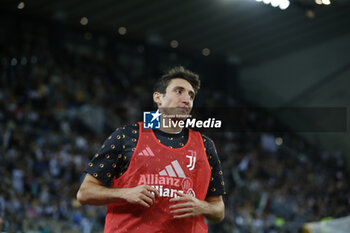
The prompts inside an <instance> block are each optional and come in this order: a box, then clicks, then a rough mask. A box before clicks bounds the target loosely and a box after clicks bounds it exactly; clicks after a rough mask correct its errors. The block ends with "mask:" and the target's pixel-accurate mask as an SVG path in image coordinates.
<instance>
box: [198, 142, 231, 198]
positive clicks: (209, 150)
mask: <svg viewBox="0 0 350 233" xmlns="http://www.w3.org/2000/svg"><path fill="white" fill-rule="evenodd" d="M202 137H203V143H204V146H205V152H206V154H207V157H208V162H209V165H210V168H211V177H210V181H209V187H208V192H207V197H208V196H220V195H224V194H225V193H226V192H225V186H224V176H223V172H222V167H221V161H220V159H219V156H218V153H217V150H216V148H215V143H214V142H213V140H211V139H210V138H209V137H207V136H204V135H202Z"/></svg>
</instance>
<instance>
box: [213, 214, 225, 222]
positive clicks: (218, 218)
mask: <svg viewBox="0 0 350 233" xmlns="http://www.w3.org/2000/svg"><path fill="white" fill-rule="evenodd" d="M224 218H225V211H222V213H220V214H218V215H217V216H216V218H214V219H212V222H213V223H219V222H221V221H222V220H224Z"/></svg>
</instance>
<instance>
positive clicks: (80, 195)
mask: <svg viewBox="0 0 350 233" xmlns="http://www.w3.org/2000/svg"><path fill="white" fill-rule="evenodd" d="M76 197H77V200H78V202H79V203H80V204H81V205H86V204H87V203H88V200H87V198H86V195H85V194H84V190H82V189H81V188H80V189H79V190H78V192H77V196H76Z"/></svg>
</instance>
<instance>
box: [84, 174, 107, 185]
mask: <svg viewBox="0 0 350 233" xmlns="http://www.w3.org/2000/svg"><path fill="white" fill-rule="evenodd" d="M89 184H95V185H100V186H104V183H103V182H102V181H100V180H98V179H96V178H95V177H93V176H92V175H90V174H89V173H86V176H85V178H84V180H83V183H82V184H81V185H82V186H83V185H84V186H88V185H89Z"/></svg>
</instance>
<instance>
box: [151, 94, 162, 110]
mask: <svg viewBox="0 0 350 233" xmlns="http://www.w3.org/2000/svg"><path fill="white" fill-rule="evenodd" d="M161 96H162V94H161V93H159V92H153V101H154V102H155V103H156V104H157V106H158V107H160V106H162V100H161Z"/></svg>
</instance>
